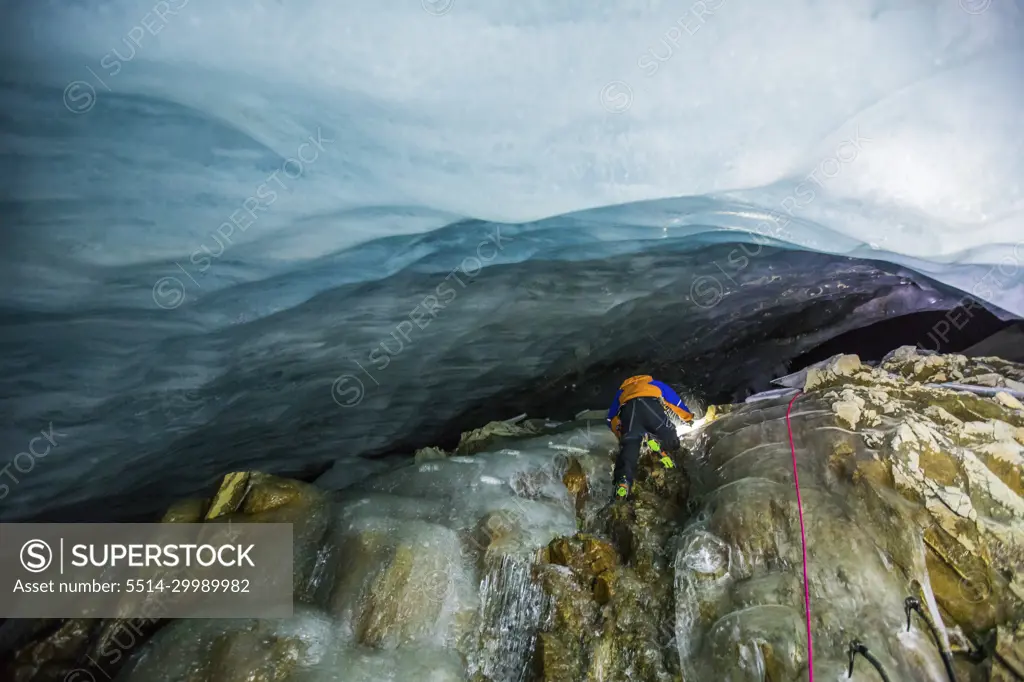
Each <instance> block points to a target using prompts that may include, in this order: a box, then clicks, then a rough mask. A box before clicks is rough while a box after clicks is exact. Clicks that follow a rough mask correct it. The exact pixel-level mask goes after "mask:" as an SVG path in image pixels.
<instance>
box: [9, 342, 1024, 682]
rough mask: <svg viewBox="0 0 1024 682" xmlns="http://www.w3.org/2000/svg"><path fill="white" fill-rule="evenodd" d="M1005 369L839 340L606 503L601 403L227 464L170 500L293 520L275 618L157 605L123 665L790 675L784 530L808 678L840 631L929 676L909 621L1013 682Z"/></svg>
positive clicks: (606, 445) (244, 671) (1015, 650)
mask: <svg viewBox="0 0 1024 682" xmlns="http://www.w3.org/2000/svg"><path fill="white" fill-rule="evenodd" d="M1020 379H1024V368H1022V367H1021V366H1019V365H1013V364H1011V363H1005V362H1003V361H1000V360H998V359H993V358H980V359H973V360H968V359H966V358H963V357H960V356H934V355H920V354H918V353H917V352H916V351H915V350H914V349H909V348H904V349H899V350H898V351H896V352H894V353H892V354H890V356H889V357H887V358H886V359H885V360H884V361H883V362H882V363H880V364H879V365H878V366H877V367H869V366H865V365H863V364H862V363H861V362H860V361H859V360H858V359H857V358H856V357H855V356H841V357H837V358H834V359H833V360H832V361H830V362H827V363H824V364H823V365H821V366H818V367H815V368H813V369H811V370H809V371H807V372H805V373H801V374H800V376H799V377H797V378H793V377H790V378H789V380H790V382H791V383H793V385H795V386H799V387H800V388H802V389H803V391H804V393H803V395H801V396H800V397H799V398H798V399H797V400H796V401H795V402H794V403H792V408H791V410H790V400H791V399H792V397H793V396H792V395H785V396H781V397H780V396H776V397H770V398H767V399H764V400H758V401H756V402H752V403H747V404H743V405H731V406H718V407H715V406H711V407H710V408H709V409H708V412H707V415H706V419H705V420H703V423H702V424H701V425H700V426H698V427H696V428H693V429H692V430H687V429H690V427H689V426H687V427H685V428H684V427H680V433H681V435H682V442H683V444H684V452H683V453H678V454H677V457H676V460H675V461H676V464H677V466H676V467H674V468H667V467H665V466H663V464H662V463H661V462H660V461H659V456H657V455H655V454H654V453H652V452H650V451H649V450H648V449H646V448H645V449H644V451H643V453H642V456H641V461H640V465H639V467H638V474H637V480H636V482H635V485H634V489H633V491H632V492H633V494H632V499H631V500H630V501H628V502H615V503H609V500H611V499H612V485H611V472H612V467H613V464H614V458H615V454H616V451H617V448H618V443H617V442H616V440H615V438H614V437H613V436H612V435H611V434H610V433H609V432H608V430H607V428H606V427H605V425H604V423H603V415H601V414H598V415H591V416H596V419H588V418H587V417H586V416H584V417H583V418H581V419H580V420H579V421H577V422H571V423H566V424H560V425H549V424H546V423H544V422H543V421H542V420H526V421H523V420H512V421H511V422H493V423H491V424H488V425H487V426H485V427H484V428H482V429H479V430H477V431H474V432H471V433H468V434H465V437H464V438H463V440H462V447H461V451H460V450H459V449H457V451H456V452H451V453H449V452H445V451H443V450H439V449H430V450H429V451H420V452H419V453H417V456H416V457H415V458H414V461H413V462H412V463H410V464H409V466H407V467H404V468H401V469H399V470H396V471H393V472H390V473H387V474H383V475H379V476H376V477H373V478H371V479H368V480H367V481H365V482H363V483H362V484H360V486H359V488H358V489H347V490H343V491H340V492H338V493H335V494H331V493H328V492H326V491H321V490H318V489H316V488H313V487H311V486H307V485H305V484H301V483H297V482H294V481H288V480H284V479H279V478H275V477H268V476H264V475H262V474H258V473H245V472H243V473H238V474H232V475H230V476H228V477H226V478H225V480H224V483H223V485H222V486H221V489H220V491H218V493H217V495H215V496H214V497H213V498H212V499H210V500H193V501H184V502H182V503H181V504H179V505H175V506H174V507H173V508H172V509H170V510H168V513H167V515H166V517H165V521H167V522H188V521H199V520H203V521H207V522H214V523H215V522H223V521H226V520H237V521H245V522H266V521H284V522H289V523H293V524H294V529H295V538H296V541H295V552H296V554H295V566H296V573H295V576H296V592H295V600H296V610H295V615H294V617H293V618H291V619H285V620H278V621H261V620H246V621H198V620H196V621H190V620H182V621H174V622H171V623H170V624H169V625H167V626H166V627H165V628H163V629H162V630H161V631H160V632H158V633H157V634H156V635H155V637H154V638H153V640H152V641H151V642H150V643H149V644H147V645H146V646H145V647H144V649H143V650H142V652H140V654H139V655H137V656H135V658H134V659H133V661H132V663H131V667H130V668H129V669H127V670H125V671H123V673H122V675H121V676H120V677H119V678H118V682H207V681H209V682H213V681H214V680H227V681H228V682H231V681H234V680H238V681H239V682H240V681H241V680H251V681H252V682H342V681H344V682H371V681H373V682H376V680H381V679H384V680H387V679H410V680H418V679H423V680H430V682H456V681H462V682H555V681H557V682H618V681H620V680H623V681H624V680H631V681H632V680H636V681H639V682H694V681H703V680H729V681H732V682H746V681H751V682H755V681H756V682H763V681H765V680H770V681H771V682H804V680H806V679H807V678H808V660H809V651H808V646H807V635H806V624H805V596H804V580H803V550H802V534H805V535H806V541H807V557H808V566H807V578H808V587H809V593H810V606H811V629H812V635H813V654H814V673H815V677H816V678H817V679H823V680H832V679H848V678H847V677H846V671H847V667H848V665H849V658H848V651H849V645H850V642H851V641H852V640H855V639H856V640H859V641H860V642H862V643H864V644H865V645H866V646H867V647H868V650H869V651H870V653H871V654H872V655H873V656H874V657H875V658H877V659H878V661H879V662H880V663H881V664H882V665H883V667H884V668H885V669H886V671H887V673H888V674H889V676H890V679H893V680H907V681H910V682H925V681H929V682H931V681H933V680H945V679H947V678H946V674H945V672H944V667H943V661H942V658H941V656H940V650H939V648H938V647H937V646H936V644H935V641H934V640H933V639H932V635H931V632H930V630H929V624H931V625H934V626H935V627H936V631H937V632H938V637H939V641H940V642H941V643H942V647H943V649H949V650H951V652H952V655H953V658H954V659H955V660H954V664H955V667H956V670H957V672H958V678H959V680H960V681H961V682H964V681H965V680H967V681H969V682H991V681H993V680H998V681H1000V682H1001V681H1002V680H1010V679H1016V678H1015V677H1014V675H1015V674H1016V673H1015V672H1014V671H1017V670H1019V669H1020V665H1021V661H1022V660H1024V653H1022V642H1024V629H1022V628H1024V625H1022V623H1024V589H1022V587H1024V586H1022V584H1021V580H1022V579H1024V578H1022V577H1021V576H1022V575H1024V570H1022V569H1024V556H1022V552H1024V549H1022V548H1024V525H1022V524H1024V501H1022V498H1021V493H1022V490H1024V485H1022V479H1021V462H1022V450H1024V411H1022V410H1021V409H1020V408H1019V407H1017V406H1016V404H1015V403H1014V402H1013V401H1012V400H1007V399H1006V398H1007V397H1010V398H1012V395H1010V392H1013V391H1016V388H1015V384H1014V383H1012V382H1017V381H1019V380H1020ZM935 383H956V384H965V385H969V386H974V387H976V388H977V390H979V391H981V392H982V393H983V394H975V393H971V392H964V391H954V390H950V389H944V388H936V387H934V384H935ZM1000 393H1003V395H999V394H1000ZM787 411H789V412H790V420H789V421H790V425H791V427H792V434H793V439H794V443H795V450H796V460H797V464H796V471H797V473H798V475H799V481H800V489H801V500H802V506H801V505H799V504H798V502H797V496H796V490H795V478H794V465H793V455H792V452H791V449H790V442H789V428H788V426H787V418H786V416H787ZM801 509H802V512H803V528H802V529H801V520H800V512H801ZM910 596H912V597H915V598H916V599H917V600H918V602H919V603H920V611H911V621H910V622H911V627H910V629H909V630H908V629H907V615H906V612H905V610H904V605H905V600H906V598H907V597H910ZM83 625H84V624H83V623H81V622H68V623H66V624H64V626H63V627H62V628H60V629H54V628H55V627H56V625H55V624H50V626H48V627H49V629H48V630H45V631H41V632H42V634H41V636H40V638H39V639H38V640H37V641H36V642H35V643H33V644H32V645H30V646H27V647H24V648H23V650H22V656H21V659H20V660H21V661H22V663H23V666H22V668H20V671H21V672H19V675H20V677H18V678H17V679H19V680H23V681H24V682H44V681H45V680H49V679H51V678H52V679H60V678H61V677H62V674H63V671H64V669H63V668H61V667H60V666H55V665H49V664H47V663H46V661H44V660H43V659H45V658H46V652H48V651H51V652H53V656H54V657H56V658H59V659H63V661H64V662H65V663H66V664H67V665H68V666H70V665H72V664H73V663H74V661H76V660H77V658H76V657H80V655H81V651H83V650H84V651H88V650H89V647H95V646H96V642H97V641H98V638H102V637H103V636H106V635H104V634H103V633H104V632H108V631H109V628H110V627H111V626H112V624H111V623H107V624H104V627H105V628H107V629H106V630H104V628H96V629H88V628H84V629H83ZM968 651H977V652H980V654H981V655H980V658H981V659H983V660H980V662H979V660H978V658H971V657H968V656H964V655H961V654H963V653H965V652H968ZM46 675H49V677H46ZM875 679H877V674H876V673H875V671H874V670H872V669H871V668H870V666H869V665H868V664H867V662H866V661H864V660H859V661H858V663H857V666H856V669H855V672H854V675H853V680H859V681H861V682H866V681H867V680H872V681H873V680H875Z"/></svg>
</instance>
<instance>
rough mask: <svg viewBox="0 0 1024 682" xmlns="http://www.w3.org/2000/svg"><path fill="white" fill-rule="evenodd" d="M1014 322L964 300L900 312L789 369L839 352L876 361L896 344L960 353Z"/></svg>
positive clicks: (821, 347)
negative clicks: (945, 306)
mask: <svg viewBox="0 0 1024 682" xmlns="http://www.w3.org/2000/svg"><path fill="white" fill-rule="evenodd" d="M1014 325H1015V323H1014V322H1006V321H1003V320H1000V319H999V318H998V317H996V316H995V315H993V314H992V313H990V312H989V311H988V310H986V309H985V308H983V307H981V306H980V305H978V304H977V302H975V301H973V300H972V299H967V302H966V303H965V304H963V305H960V306H957V307H956V308H952V309H950V310H944V311H927V312H920V313H910V314H908V315H900V316H898V317H893V318H889V319H886V320H882V321H880V322H875V323H874V324H870V325H867V326H866V327H860V328H859V329H854V330H852V331H848V332H846V333H844V334H840V335H839V336H836V337H835V338H832V339H830V340H829V341H826V342H825V343H823V344H821V345H819V346H816V347H815V348H812V349H810V350H808V351H806V352H805V353H802V354H801V355H798V356H797V357H795V358H793V360H791V361H790V363H789V370H790V371H791V372H798V371H800V370H801V369H804V368H805V367H807V366H808V365H813V364H814V363H816V362H820V361H822V360H826V359H828V358H830V357H832V356H833V355H837V354H839V353H854V354H856V355H859V356H860V359H861V360H863V361H869V362H877V361H879V360H881V359H882V358H883V357H885V355H886V354H887V353H888V352H889V351H891V350H893V349H895V348H899V347H900V346H917V347H918V348H920V349H922V350H928V351H935V352H938V353H961V352H963V351H965V350H967V349H969V348H970V347H971V346H974V345H976V344H978V343H980V342H981V341H984V340H985V339H987V338H989V337H990V336H992V335H994V334H996V333H998V332H1000V331H1002V330H1004V329H1006V328H1008V327H1011V326H1014Z"/></svg>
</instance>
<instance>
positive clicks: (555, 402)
mask: <svg viewBox="0 0 1024 682" xmlns="http://www.w3.org/2000/svg"><path fill="white" fill-rule="evenodd" d="M857 302H863V301H859V299H858V297H849V298H848V299H847V300H845V301H842V302H831V303H828V304H827V305H824V306H812V307H810V308H805V309H803V310H801V311H799V312H797V313H795V314H793V313H790V314H784V315H781V316H780V318H779V319H778V320H777V321H776V323H775V324H773V325H771V326H769V327H766V328H765V329H764V330H763V335H762V336H761V337H760V339H750V338H746V339H743V340H742V341H740V342H738V343H737V344H736V345H735V347H732V346H731V345H730V344H727V343H723V346H722V347H721V348H720V349H719V354H720V355H722V356H725V357H727V358H728V357H732V358H740V357H743V358H744V362H745V363H747V364H748V366H749V363H751V362H754V363H755V364H756V361H757V356H758V346H759V345H761V346H762V348H767V347H768V345H769V344H773V345H774V344H779V343H781V344H782V345H788V344H789V343H791V342H792V341H793V339H794V338H795V337H798V336H799V335H801V333H802V331H803V330H809V329H811V328H813V326H814V324H810V325H809V322H810V321H816V322H817V323H822V324H823V325H824V326H828V324H827V322H826V318H832V317H834V316H842V315H844V314H848V312H849V308H850V306H855V305H856V303H857ZM797 319H799V323H797ZM808 325H809V326H808ZM1010 328H1020V329H1021V330H1024V322H1019V321H1017V322H1014V321H1009V322H1008V321H1003V320H1000V319H999V318H998V317H996V316H995V315H993V314H992V313H990V312H989V311H988V310H986V309H985V308H983V307H982V306H981V305H980V304H978V303H976V302H974V301H973V300H972V299H965V302H964V303H963V304H961V305H959V306H956V307H954V308H950V309H948V310H938V311H925V312H918V313H909V314H905V315H898V316H894V317H891V318H888V319H884V320H881V321H879V322H875V323H873V324H869V325H866V326H863V327H859V328H857V329H853V330H850V331H847V332H844V333H842V334H839V335H837V336H834V337H832V338H831V339H829V340H827V341H825V342H823V343H821V344H818V345H817V346H814V347H813V348H811V349H809V350H807V351H804V352H802V353H800V354H799V355H797V356H795V357H792V358H791V359H789V360H787V361H783V362H782V363H781V364H780V363H778V362H777V361H776V360H774V359H772V358H770V357H768V356H767V355H768V354H767V353H766V354H765V357H764V368H763V371H760V372H758V377H757V378H756V379H754V380H753V381H752V382H751V383H749V384H747V385H735V386H734V385H731V384H730V383H728V382H722V383H721V384H720V385H716V384H715V382H713V381H709V380H708V377H705V376H703V375H700V372H698V371H694V372H692V374H691V373H690V372H686V370H685V367H686V366H691V367H692V366H695V365H696V366H701V367H703V366H705V365H706V364H708V363H709V362H710V360H711V358H686V359H681V358H678V357H669V356H668V355H667V350H666V349H665V348H664V347H663V346H661V345H658V344H653V345H652V346H650V348H646V347H645V349H642V350H640V351H638V352H637V354H636V357H628V358H618V359H615V360H612V361H607V360H606V361H604V362H599V363H595V364H592V365H589V366H586V367H584V366H582V365H580V364H573V365H572V367H571V368H570V369H569V370H568V371H564V372H560V373H559V372H552V373H551V374H550V375H545V376H544V377H541V378H538V380H537V381H536V383H535V384H533V385H530V386H525V387H517V388H515V389H513V390H510V391H509V392H508V393H506V394H504V395H503V396H502V397H501V400H500V401H496V402H486V403H482V404H478V405H476V406H474V407H473V408H471V409H469V410H467V411H465V412H463V413H462V414H460V415H459V416H458V417H457V418H455V419H453V420H450V421H448V422H447V423H445V424H439V425H438V427H437V429H436V430H435V431H434V432H433V433H430V434H427V433H422V432H421V433H420V434H418V437H417V438H416V439H415V441H413V440H409V441H408V442H402V443H396V444H394V447H391V448H389V449H388V452H387V453H386V454H385V453H382V454H381V455H378V456H394V455H395V454H397V453H399V452H406V453H408V452H412V451H414V450H415V449H418V448H420V447H424V446H425V445H426V444H428V443H427V441H429V444H431V445H436V446H438V447H441V448H444V449H446V450H451V449H454V448H455V446H456V445H457V444H458V442H459V437H460V435H461V434H462V433H463V432H465V431H469V430H471V429H475V428H479V427H481V426H483V425H484V424H486V423H488V422H490V421H495V420H500V419H510V418H512V417H514V416H516V415H518V414H521V413H526V414H527V415H528V416H530V417H545V418H549V419H552V420H555V421H565V420H570V419H572V418H573V417H574V415H575V414H577V413H578V412H579V411H581V410H586V409H599V408H602V407H603V406H604V405H605V403H606V402H608V401H610V399H611V397H612V396H613V395H614V393H615V389H616V387H617V386H618V384H619V382H621V380H622V379H623V378H625V377H627V376H630V375H633V374H637V373H650V374H654V375H656V376H659V378H665V380H666V381H668V382H669V383H670V384H673V385H674V386H676V387H677V390H679V391H680V393H681V394H682V395H683V396H684V399H685V398H687V396H690V397H691V398H693V399H694V400H695V401H696V402H697V404H698V405H702V404H703V403H704V402H708V403H721V402H733V401H742V400H744V399H745V398H746V397H747V396H749V395H752V394H754V393H756V392H760V391H766V390H770V389H772V388H776V387H775V386H773V385H772V384H770V380H771V379H774V378H777V377H778V376H781V375H783V374H784V373H785V372H796V371H799V370H801V369H803V368H805V367H807V366H808V365H811V364H814V363H815V362H819V361H821V360H826V359H828V358H830V357H832V356H834V355H837V354H841V353H853V354H856V355H859V356H860V358H861V360H863V361H865V362H877V361H879V360H881V359H882V358H883V357H884V356H885V355H886V354H887V353H889V352H890V351H892V350H894V349H896V348H898V347H900V346H905V345H911V346H918V347H919V348H921V349H923V350H931V351H937V352H940V353H960V352H964V351H966V350H968V349H970V348H971V347H972V346H975V345H977V344H979V343H981V342H983V341H985V340H986V339H989V338H991V337H993V335H996V334H997V333H999V332H1001V331H1004V330H1007V329H1010ZM786 331H788V332H789V338H788V339H786V338H784V337H785V336H786V334H785V332H786ZM777 349H778V346H777V345H775V350H776V351H777ZM705 361H708V362H705ZM737 362H738V360H737ZM681 367H682V368H684V369H682V370H681V369H680V368H681ZM681 371H682V372H684V374H683V375H681V374H680V372H681ZM685 374H690V375H691V376H689V377H687V376H685ZM697 375H700V376H699V378H698V376H697ZM687 379H692V381H688V380H687ZM730 380H735V377H730ZM688 402H689V400H688Z"/></svg>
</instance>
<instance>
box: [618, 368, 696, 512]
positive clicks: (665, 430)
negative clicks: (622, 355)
mask: <svg viewBox="0 0 1024 682" xmlns="http://www.w3.org/2000/svg"><path fill="white" fill-rule="evenodd" d="M669 410H671V411H672V412H673V413H675V414H676V415H677V416H678V417H679V418H680V419H682V420H684V421H691V420H692V419H693V413H692V412H691V411H690V408H688V407H687V406H686V404H685V403H684V402H683V399H682V398H680V397H679V395H678V394H676V392H675V391H673V390H672V387H671V386H669V385H667V384H664V383H662V382H660V381H655V380H654V378H653V377H651V376H649V375H647V374H641V375H639V376H634V377H630V378H628V379H626V380H625V381H623V382H622V385H621V386H619V391H618V393H616V394H615V400H613V401H612V406H611V407H610V408H609V409H608V427H609V428H610V429H611V430H612V433H614V434H615V436H616V437H617V438H618V439H619V443H620V445H619V456H618V459H616V460H615V473H613V474H612V476H613V478H612V481H613V482H614V483H615V497H614V498H613V499H625V498H626V497H628V496H629V493H630V490H632V488H633V477H634V476H635V475H636V463H637V460H638V459H639V458H640V446H641V445H642V444H643V442H644V439H645V438H646V437H647V435H648V434H650V435H651V436H653V437H654V438H656V439H657V440H656V441H655V440H650V441H648V445H649V446H650V447H651V449H652V450H654V451H655V452H661V455H662V457H661V463H662V464H663V465H664V466H665V467H666V468H672V467H674V466H675V463H674V462H673V460H672V457H671V456H670V453H676V452H678V451H679V448H680V444H679V436H678V435H677V434H676V429H675V425H674V424H673V423H672V420H671V418H670V417H669Z"/></svg>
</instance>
